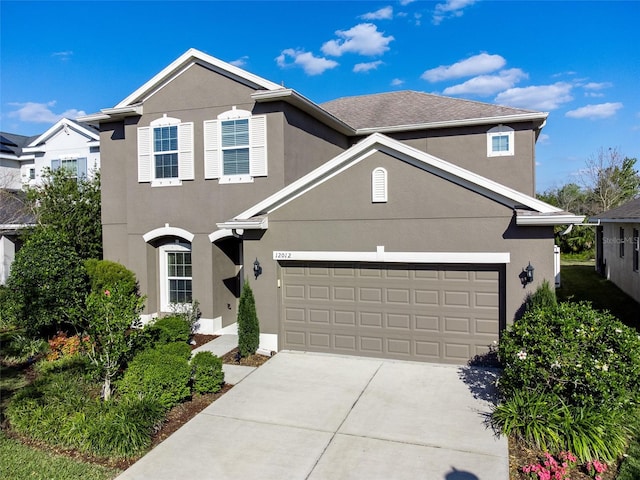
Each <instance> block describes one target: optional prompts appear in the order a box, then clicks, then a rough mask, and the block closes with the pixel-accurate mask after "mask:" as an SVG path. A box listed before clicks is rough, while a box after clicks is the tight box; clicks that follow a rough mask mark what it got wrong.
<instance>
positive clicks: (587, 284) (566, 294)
mask: <svg viewBox="0 0 640 480" xmlns="http://www.w3.org/2000/svg"><path fill="white" fill-rule="evenodd" d="M560 272H561V286H560V288H558V289H556V295H557V297H558V301H569V300H570V301H574V302H576V301H581V300H585V301H589V302H591V304H592V305H593V307H594V308H597V309H598V310H609V312H611V314H612V315H614V316H615V317H617V318H618V319H620V320H621V321H622V322H623V323H624V324H625V325H628V326H629V327H632V328H635V329H637V330H638V331H640V315H639V314H638V312H640V304H639V303H638V302H636V301H635V300H633V299H632V298H631V297H630V296H629V295H627V294H626V293H624V292H623V291H622V290H620V289H619V288H618V287H617V286H616V285H614V284H613V283H612V282H610V281H609V280H607V279H605V278H604V277H601V276H600V275H598V274H597V273H596V271H595V268H594V263H593V261H570V262H565V261H564V258H563V264H562V269H561V271H560Z"/></svg>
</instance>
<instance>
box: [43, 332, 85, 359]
mask: <svg viewBox="0 0 640 480" xmlns="http://www.w3.org/2000/svg"><path fill="white" fill-rule="evenodd" d="M48 343H49V353H48V354H47V360H49V361H51V360H58V359H59V358H62V357H69V356H73V355H78V354H79V353H80V352H81V351H82V350H83V349H84V348H86V345H87V344H88V343H89V337H87V336H84V337H82V338H81V337H80V336H79V335H73V336H72V337H67V334H66V333H64V332H59V333H58V334H57V335H56V336H55V337H53V338H50V339H49V342H48Z"/></svg>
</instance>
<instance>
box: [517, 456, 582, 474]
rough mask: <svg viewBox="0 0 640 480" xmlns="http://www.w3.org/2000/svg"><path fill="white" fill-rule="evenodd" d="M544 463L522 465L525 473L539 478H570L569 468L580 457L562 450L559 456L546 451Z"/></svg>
mask: <svg viewBox="0 0 640 480" xmlns="http://www.w3.org/2000/svg"><path fill="white" fill-rule="evenodd" d="M544 456H545V460H544V461H543V462H542V463H534V464H530V465H525V466H524V467H522V471H523V472H524V473H528V474H529V475H531V477H532V478H537V479H539V480H565V479H568V478H569V476H568V475H569V470H570V469H571V468H572V467H574V466H575V465H576V462H577V461H578V459H577V458H576V456H575V455H573V454H572V453H571V452H560V454H558V458H556V457H554V456H553V455H551V454H550V453H547V452H545V453H544Z"/></svg>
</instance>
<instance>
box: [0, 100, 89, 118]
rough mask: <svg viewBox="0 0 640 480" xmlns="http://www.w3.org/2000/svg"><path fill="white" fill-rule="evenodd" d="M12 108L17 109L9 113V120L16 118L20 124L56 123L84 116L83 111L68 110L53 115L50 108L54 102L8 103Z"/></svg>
mask: <svg viewBox="0 0 640 480" xmlns="http://www.w3.org/2000/svg"><path fill="white" fill-rule="evenodd" d="M9 105H11V106H12V107H18V108H17V109H16V110H14V111H12V112H9V113H8V114H7V115H8V116H9V117H10V118H17V119H18V120H20V121H21V122H32V123H56V122H57V121H58V120H61V119H63V118H71V119H75V118H77V117H80V116H82V115H86V113H85V112H84V111H83V110H76V109H69V110H65V111H64V112H62V113H54V112H53V111H52V110H51V108H52V107H54V106H55V105H56V102H55V100H53V101H51V102H47V103H37V102H26V103H17V102H16V103H9Z"/></svg>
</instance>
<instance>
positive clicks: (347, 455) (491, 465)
mask: <svg viewBox="0 0 640 480" xmlns="http://www.w3.org/2000/svg"><path fill="white" fill-rule="evenodd" d="M496 376H497V372H496V371H495V370H491V369H482V368H475V367H459V366H448V365H436V364H427V363H424V364H423V363H414V362H400V361H390V360H382V359H374V358H363V357H350V356H339V355H327V354H316V353H302V352H288V351H284V352H280V353H278V354H277V355H276V356H275V357H274V358H272V359H271V360H269V361H268V362H267V363H266V364H265V365H263V366H261V367H260V368H258V369H257V370H255V371H254V372H252V373H251V374H250V375H248V376H247V377H246V378H245V379H243V380H242V381H241V382H240V383H238V384H237V385H236V386H234V387H233V388H232V389H231V390H230V391H229V392H227V393H226V394H225V395H224V396H222V397H221V398H220V399H218V400H217V401H215V402H214V403H212V404H211V405H210V406H209V407H207V408H206V409H205V410H204V411H203V412H201V413H200V414H199V415H197V416H196V417H194V418H193V419H192V420H191V421H190V422H189V423H187V424H186V425H184V426H183V427H182V428H181V429H180V430H178V431H177V432H176V433H174V434H173V435H171V436H170V437H169V438H168V439H166V440H165V441H164V442H163V443H161V444H160V445H158V446H157V447H156V448H154V449H153V450H152V451H151V452H149V453H148V454H147V455H146V456H144V457H143V458H142V459H141V460H140V461H138V462H137V463H135V464H134V465H133V466H131V467H130V468H129V469H128V470H127V471H125V472H124V473H123V474H121V475H120V476H119V477H118V479H119V480H134V479H154V480H156V479H157V480H162V479H181V478H192V479H216V480H226V479H229V480H231V479H233V480H237V479H239V478H240V479H245V478H247V479H250V478H260V479H274V480H284V479H286V480H289V479H312V480H320V479H327V480H328V479H332V480H334V479H378V478H379V479H385V480H388V479H411V480H415V479H429V480H430V479H443V480H481V479H482V480H484V479H487V480H489V479H492V480H495V479H508V477H509V472H508V470H509V469H508V448H507V441H506V439H505V438H496V437H495V436H494V434H493V431H492V430H491V429H488V428H487V427H486V426H485V424H484V420H485V415H486V413H488V412H489V411H490V407H491V403H490V400H491V397H492V394H493V392H492V390H491V387H492V383H493V382H494V381H495V378H496Z"/></svg>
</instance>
